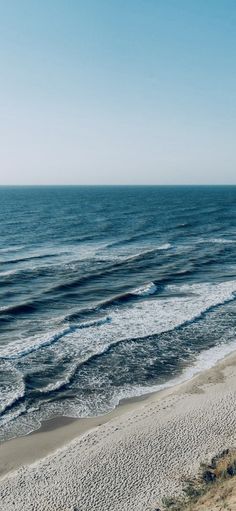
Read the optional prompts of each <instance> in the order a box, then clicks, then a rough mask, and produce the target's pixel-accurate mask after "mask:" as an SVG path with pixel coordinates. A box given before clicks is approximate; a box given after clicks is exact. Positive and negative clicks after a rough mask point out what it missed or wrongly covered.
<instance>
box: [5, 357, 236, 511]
mask: <svg viewBox="0 0 236 511" xmlns="http://www.w3.org/2000/svg"><path fill="white" fill-rule="evenodd" d="M60 424H61V426H60V427H58V426H59V425H60ZM99 424H101V425H100V426H99ZM235 425H236V355H235V354H234V355H231V356H229V357H227V358H226V359H225V360H224V361H222V362H221V363H220V364H218V365H217V366H216V367H215V368H213V369H210V370H208V371H206V372H204V373H202V374H200V375H199V376H197V377H195V378H194V379H193V380H191V381H190V382H188V383H185V384H182V385H179V386H178V387H173V388H172V389H169V390H166V391H164V392H162V393H161V394H160V393H159V394H152V395H150V396H149V397H148V398H147V399H145V400H139V401H138V402H131V403H125V404H124V405H123V406H121V407H118V408H117V409H116V410H115V411H114V412H113V413H111V414H109V415H107V416H106V417H103V418H101V417H100V418H96V419H94V420H93V421H91V420H87V421H68V420H67V421H66V420H64V421H61V423H58V422H56V423H55V422H54V423H53V422H49V423H47V424H46V425H44V426H43V428H42V429H41V430H40V431H39V432H38V433H35V434H33V435H29V436H28V437H25V438H22V439H16V440H13V441H10V442H6V443H5V444H2V446H1V448H0V456H1V457H0V465H1V470H2V473H3V472H4V471H5V472H6V471H9V470H10V469H12V468H14V467H17V466H18V465H19V463H20V462H21V463H22V462H23V463H27V462H30V461H32V460H35V459H37V458H39V457H40V456H42V455H45V454H47V453H48V452H50V449H57V448H58V447H59V446H61V445H62V444H63V443H64V444H65V443H66V442H67V443H66V445H64V447H60V448H58V449H57V450H55V451H54V452H52V453H50V454H48V456H47V457H45V458H43V459H41V460H37V461H36V462H34V463H33V464H31V465H25V466H22V467H21V468H18V469H17V470H15V471H12V472H10V473H8V474H7V475H5V476H4V477H2V478H1V480H0V509H1V511H3V510H4V511H29V510H30V511H72V510H73V511H75V510H76V511H93V510H94V511H95V510H97V511H108V510H109V511H134V510H135V511H147V510H150V509H155V507H157V506H158V504H160V501H161V498H162V496H167V495H173V494H175V493H177V492H180V491H181V482H182V480H183V479H184V478H185V477H186V476H189V475H194V474H195V473H196V471H197V470H198V467H199V463H200V462H201V461H206V460H207V459H209V458H211V457H212V456H213V455H214V454H216V453H218V452H219V451H222V450H223V449H225V448H228V447H232V446H235V445H236V427H235ZM55 426H57V427H56V428H55ZM91 427H92V428H93V429H90V430H88V428H91ZM78 435H80V436H78ZM76 437H77V438H76ZM72 438H73V440H71V441H70V442H69V440H70V439H72Z"/></svg>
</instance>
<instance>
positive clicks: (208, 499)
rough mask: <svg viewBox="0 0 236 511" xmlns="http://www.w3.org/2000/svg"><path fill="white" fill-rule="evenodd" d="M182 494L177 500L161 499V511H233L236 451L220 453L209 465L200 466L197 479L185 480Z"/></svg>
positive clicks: (234, 508)
mask: <svg viewBox="0 0 236 511" xmlns="http://www.w3.org/2000/svg"><path fill="white" fill-rule="evenodd" d="M183 493H184V495H183V497H181V498H178V499H176V498H169V497H168V498H164V499H163V501H162V509H161V511H162V510H163V511H235V510H236V450H235V449H228V450H226V451H223V452H222V453H221V454H220V455H218V456H216V457H214V458H213V459H212V461H211V463H210V464H202V465H201V467H200V470H199V475H198V476H197V477H196V479H193V480H188V481H186V483H185V485H184V489H183ZM157 509H158V508H157Z"/></svg>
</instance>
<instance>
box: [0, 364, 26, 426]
mask: <svg viewBox="0 0 236 511" xmlns="http://www.w3.org/2000/svg"><path fill="white" fill-rule="evenodd" d="M0 370H1V375H2V380H3V381H1V396H0V416H1V415H2V414H3V413H4V412H5V411H6V410H7V409H8V408H11V406H12V405H13V404H14V403H16V402H17V401H18V400H19V399H20V398H21V397H23V396H24V393H25V383H24V378H23V376H22V375H21V373H20V372H19V371H18V370H17V369H15V368H13V367H12V366H11V365H10V364H8V363H6V362H4V363H3V362H2V363H0ZM6 372H7V376H6V378H4V373H6Z"/></svg>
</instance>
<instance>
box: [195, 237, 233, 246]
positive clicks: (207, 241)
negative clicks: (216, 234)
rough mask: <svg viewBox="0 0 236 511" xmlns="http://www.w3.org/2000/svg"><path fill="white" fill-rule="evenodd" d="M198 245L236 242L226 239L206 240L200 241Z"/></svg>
mask: <svg viewBox="0 0 236 511" xmlns="http://www.w3.org/2000/svg"><path fill="white" fill-rule="evenodd" d="M198 243H218V244H222V245H226V244H232V243H236V240H232V239H226V238H206V239H202V240H199V241H198Z"/></svg>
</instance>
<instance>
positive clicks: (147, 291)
mask: <svg viewBox="0 0 236 511" xmlns="http://www.w3.org/2000/svg"><path fill="white" fill-rule="evenodd" d="M156 290H157V286H156V285H155V284H154V282H149V283H148V284H145V285H144V286H141V287H138V288H137V289H134V290H133V291H131V294H133V295H137V296H148V295H152V294H154V293H155V292H156Z"/></svg>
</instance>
